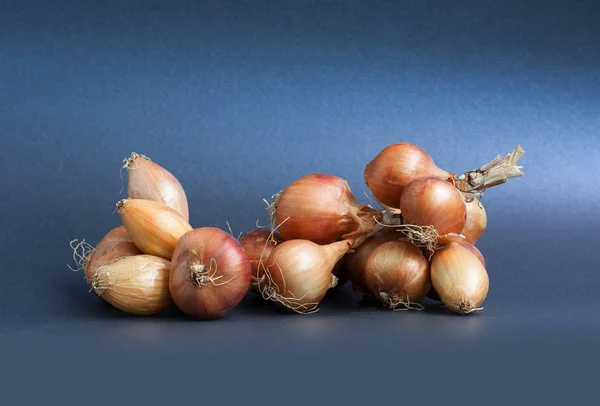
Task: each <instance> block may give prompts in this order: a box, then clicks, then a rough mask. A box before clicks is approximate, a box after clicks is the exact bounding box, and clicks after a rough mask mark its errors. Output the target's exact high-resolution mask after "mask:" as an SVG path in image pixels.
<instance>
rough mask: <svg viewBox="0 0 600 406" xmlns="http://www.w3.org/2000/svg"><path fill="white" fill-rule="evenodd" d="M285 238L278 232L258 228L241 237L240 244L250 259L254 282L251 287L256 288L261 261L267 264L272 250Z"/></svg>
mask: <svg viewBox="0 0 600 406" xmlns="http://www.w3.org/2000/svg"><path fill="white" fill-rule="evenodd" d="M282 242H283V239H282V238H281V236H279V235H278V234H277V233H271V231H269V230H266V229H262V228H257V229H256V230H252V231H249V232H247V233H246V234H244V235H243V236H242V238H241V239H240V244H241V245H242V247H243V248H244V251H246V254H247V255H248V259H249V260H250V268H251V275H252V284H251V286H250V289H252V290H256V287H255V284H256V280H257V278H258V267H259V265H260V263H261V260H262V264H263V266H266V263H267V261H268V259H269V256H270V255H271V252H273V250H274V249H275V247H276V246H277V245H278V244H280V243H282Z"/></svg>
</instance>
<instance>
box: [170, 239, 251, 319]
mask: <svg viewBox="0 0 600 406" xmlns="http://www.w3.org/2000/svg"><path fill="white" fill-rule="evenodd" d="M172 263H173V266H172V270H171V280H170V289H171V296H172V297H173V300H174V301H175V305H176V306H177V307H178V308H179V309H180V310H181V311H182V312H184V313H186V314H187V315H189V316H191V317H194V318H198V319H216V318H219V317H221V316H223V315H224V314H225V313H226V312H227V311H229V310H231V309H232V308H234V307H235V306H236V305H237V304H238V303H239V302H240V301H241V300H242V298H243V297H244V295H245V294H246V292H247V291H248V288H249V287H250V261H249V260H248V255H247V254H246V252H245V251H244V248H242V245H241V244H240V243H239V242H238V241H237V240H236V239H235V238H233V237H232V236H231V235H230V234H228V233H226V232H225V231H223V230H221V229H218V228H213V227H203V228H197V229H194V230H192V231H189V232H187V233H186V234H184V235H183V236H182V237H181V239H180V240H179V242H178V243H177V247H176V249H175V252H174V253H173V261H172Z"/></svg>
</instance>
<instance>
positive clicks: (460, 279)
mask: <svg viewBox="0 0 600 406" xmlns="http://www.w3.org/2000/svg"><path fill="white" fill-rule="evenodd" d="M431 282H432V284H433V287H434V288H435V291H436V292H437V293H438V295H439V297H440V299H441V300H442V302H443V303H444V305H445V306H446V307H447V308H448V309H449V310H451V311H452V312H454V313H458V314H468V313H472V312H474V311H478V310H481V308H480V307H479V306H481V304H482V303H483V301H484V300H485V298H486V296H487V293H488V289H489V277H488V274H487V272H486V270H485V267H484V266H483V264H482V263H481V261H480V260H479V258H477V256H476V255H475V254H473V253H472V252H471V251H469V249H468V248H466V247H464V246H462V245H461V244H458V243H455V242H453V243H450V244H448V245H447V246H445V247H443V248H441V249H440V250H439V251H437V252H436V253H435V254H434V256H433V259H432V261H431Z"/></svg>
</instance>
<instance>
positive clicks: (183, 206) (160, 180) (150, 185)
mask: <svg viewBox="0 0 600 406" xmlns="http://www.w3.org/2000/svg"><path fill="white" fill-rule="evenodd" d="M123 162H124V163H125V165H124V168H127V178H128V181H127V197H129V198H130V199H146V200H152V201H155V202H158V203H162V204H165V205H167V206H169V207H170V208H172V209H173V210H175V211H176V212H178V213H179V214H180V215H181V217H183V219H184V220H185V221H189V219H190V213H189V208H188V201H187V197H186V195H185V191H184V190H183V187H182V186H181V183H179V181H178V180H177V178H175V176H173V174H172V173H171V172H169V171H168V170H166V169H165V168H163V167H162V166H160V165H158V164H156V163H155V162H152V161H151V160H150V158H148V157H147V156H144V155H140V154H137V153H135V152H133V153H131V156H130V157H129V158H127V159H125V160H124V161H123Z"/></svg>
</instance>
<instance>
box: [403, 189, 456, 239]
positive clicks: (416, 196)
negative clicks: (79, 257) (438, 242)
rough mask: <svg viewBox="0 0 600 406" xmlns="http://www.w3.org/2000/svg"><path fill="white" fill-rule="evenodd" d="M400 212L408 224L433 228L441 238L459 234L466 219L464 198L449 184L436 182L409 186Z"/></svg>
mask: <svg viewBox="0 0 600 406" xmlns="http://www.w3.org/2000/svg"><path fill="white" fill-rule="evenodd" d="M400 210H401V212H402V217H403V218H404V220H405V221H406V222H407V223H409V224H414V225H417V226H433V227H434V228H435V229H436V230H437V232H438V233H439V234H448V233H456V234H460V232H461V231H462V229H463V227H464V225H465V222H466V216H467V207H466V205H465V202H464V201H463V198H462V194H461V193H460V192H459V191H458V189H456V188H455V187H454V186H453V185H452V184H451V183H450V182H447V181H445V180H441V179H437V178H419V179H415V180H413V181H412V182H410V183H409V184H408V185H407V186H406V187H405V188H404V191H403V192H402V199H401V200H400Z"/></svg>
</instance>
